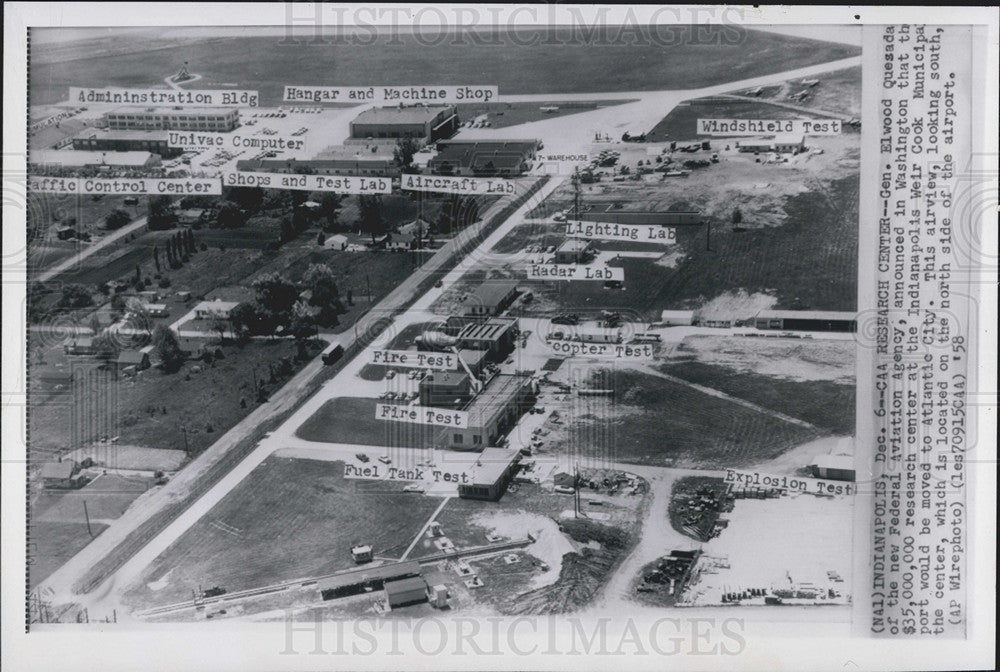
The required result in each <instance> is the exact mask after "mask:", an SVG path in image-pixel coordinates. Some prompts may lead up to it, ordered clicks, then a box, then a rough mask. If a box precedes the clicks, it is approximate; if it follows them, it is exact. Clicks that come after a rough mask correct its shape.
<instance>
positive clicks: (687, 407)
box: [546, 369, 822, 469]
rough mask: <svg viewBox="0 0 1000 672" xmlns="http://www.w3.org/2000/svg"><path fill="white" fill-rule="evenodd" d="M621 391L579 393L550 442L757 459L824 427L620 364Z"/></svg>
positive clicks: (716, 463)
mask: <svg viewBox="0 0 1000 672" xmlns="http://www.w3.org/2000/svg"><path fill="white" fill-rule="evenodd" d="M613 387H614V389H615V397H614V399H613V400H612V399H611V398H609V397H598V396H577V395H572V396H570V397H569V398H568V399H566V401H565V402H564V404H563V406H562V407H561V408H560V409H559V412H560V416H561V419H562V421H563V422H562V424H561V425H552V424H551V423H548V424H547V425H546V427H547V428H548V429H549V430H550V434H549V436H548V438H547V439H546V443H547V445H548V446H549V448H548V450H551V451H553V452H556V453H561V452H565V451H573V452H574V454H576V455H579V459H581V460H586V459H595V460H614V461H621V462H632V463H636V464H650V465H658V466H675V467H691V468H704V469H714V468H723V467H739V466H747V465H750V464H755V463H758V462H761V461H763V460H766V459H771V458H774V457H777V456H778V455H781V454H782V453H784V452H785V451H787V450H789V449H791V448H793V447H795V446H797V445H800V444H802V443H806V442H807V441H810V440H812V439H814V438H817V437H818V436H820V435H821V434H822V432H821V431H820V430H816V429H810V428H808V427H804V426H801V425H798V424H793V423H790V422H787V421H785V420H782V419H780V418H779V417H776V416H774V415H771V414H769V413H767V412H763V411H767V410H770V409H761V410H755V409H753V408H748V407H747V406H744V405H741V404H738V403H735V402H733V401H730V400H727V399H725V398H721V397H717V396H713V395H711V394H707V393H705V392H702V391H700V390H697V389H694V388H692V387H690V386H687V385H684V384H680V383H677V382H674V381H672V380H667V379H665V378H659V377H657V376H653V375H649V374H646V373H642V372H638V371H630V370H627V369H621V370H617V371H614V372H613Z"/></svg>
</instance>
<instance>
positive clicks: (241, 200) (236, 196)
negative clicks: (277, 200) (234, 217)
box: [224, 187, 264, 214]
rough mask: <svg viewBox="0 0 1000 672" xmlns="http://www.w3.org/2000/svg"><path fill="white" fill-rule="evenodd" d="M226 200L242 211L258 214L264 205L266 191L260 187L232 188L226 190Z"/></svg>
mask: <svg viewBox="0 0 1000 672" xmlns="http://www.w3.org/2000/svg"><path fill="white" fill-rule="evenodd" d="M224 198H225V200H226V201H227V202H229V203H233V204H235V205H236V206H237V207H239V208H240V210H243V211H246V212H248V213H250V214H256V213H258V212H260V210H261V207H262V206H263V205H264V190H263V189H261V188H260V187H230V188H227V189H226V192H225V196H224Z"/></svg>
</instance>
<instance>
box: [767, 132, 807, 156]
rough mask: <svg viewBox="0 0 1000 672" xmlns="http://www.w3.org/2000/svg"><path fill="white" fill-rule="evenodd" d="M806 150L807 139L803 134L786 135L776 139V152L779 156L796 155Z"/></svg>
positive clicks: (778, 136)
mask: <svg viewBox="0 0 1000 672" xmlns="http://www.w3.org/2000/svg"><path fill="white" fill-rule="evenodd" d="M805 148H806V139H805V136H804V135H802V134H801V133H785V134H783V135H777V136H775V138H774V151H776V152H778V153H779V154H796V153H798V152H801V151H802V150H804V149H805Z"/></svg>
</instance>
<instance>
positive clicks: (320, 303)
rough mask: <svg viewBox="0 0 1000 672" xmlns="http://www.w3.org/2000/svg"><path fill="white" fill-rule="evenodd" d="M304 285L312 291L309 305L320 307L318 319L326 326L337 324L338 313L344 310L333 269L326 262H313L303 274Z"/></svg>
mask: <svg viewBox="0 0 1000 672" xmlns="http://www.w3.org/2000/svg"><path fill="white" fill-rule="evenodd" d="M302 285H303V286H304V287H308V288H309V289H310V291H311V292H312V296H311V297H310V298H309V305H310V306H315V307H317V308H319V315H317V316H316V321H317V322H318V323H319V324H321V325H323V326H325V327H332V326H335V325H336V324H337V315H338V314H339V313H342V312H344V311H343V305H341V303H340V292H339V291H338V289H337V281H336V276H335V275H334V274H333V270H332V269H331V268H330V267H329V266H326V265H324V264H311V265H310V266H309V268H308V269H306V272H305V274H304V275H303V276H302Z"/></svg>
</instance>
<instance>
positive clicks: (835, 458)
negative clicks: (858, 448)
mask: <svg viewBox="0 0 1000 672" xmlns="http://www.w3.org/2000/svg"><path fill="white" fill-rule="evenodd" d="M810 470H811V471H812V473H813V475H814V476H815V477H816V478H828V479H830V480H834V481H854V479H855V471H854V457H853V456H852V455H820V456H819V457H817V458H816V461H815V462H813V464H812V465H810Z"/></svg>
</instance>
